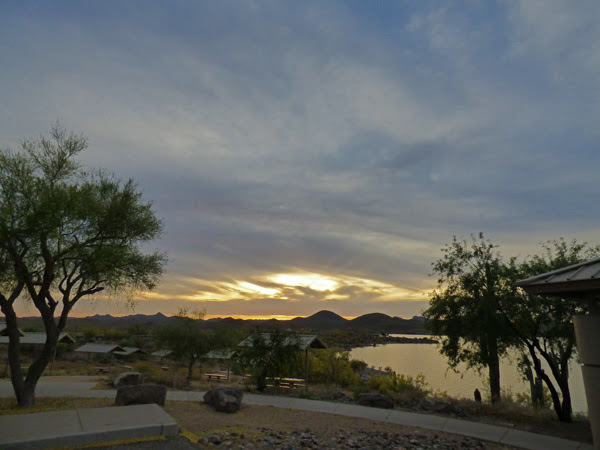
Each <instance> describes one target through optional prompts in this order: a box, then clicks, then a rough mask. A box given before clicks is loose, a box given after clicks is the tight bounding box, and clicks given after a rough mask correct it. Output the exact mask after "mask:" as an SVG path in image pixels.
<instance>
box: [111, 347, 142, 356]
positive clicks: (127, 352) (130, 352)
mask: <svg viewBox="0 0 600 450" xmlns="http://www.w3.org/2000/svg"><path fill="white" fill-rule="evenodd" d="M114 353H115V355H119V356H129V355H133V354H134V353H144V354H145V353H146V352H145V351H144V350H142V349H141V348H138V347H123V351H120V350H115V352H114Z"/></svg>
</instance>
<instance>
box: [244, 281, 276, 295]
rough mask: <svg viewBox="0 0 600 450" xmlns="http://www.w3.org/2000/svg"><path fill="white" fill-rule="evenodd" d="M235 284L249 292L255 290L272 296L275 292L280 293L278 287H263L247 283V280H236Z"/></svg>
mask: <svg viewBox="0 0 600 450" xmlns="http://www.w3.org/2000/svg"><path fill="white" fill-rule="evenodd" d="M237 284H238V286H239V287H240V288H241V289H246V290H247V291H248V292H250V293H254V292H256V293H258V294H262V295H268V296H273V295H277V294H279V293H281V291H280V290H279V289H272V288H265V287H262V286H259V285H258V284H254V283H248V282H247V281H241V282H240V281H238V283H237Z"/></svg>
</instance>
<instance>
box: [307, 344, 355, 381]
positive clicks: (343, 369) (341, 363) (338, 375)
mask: <svg viewBox="0 0 600 450" xmlns="http://www.w3.org/2000/svg"><path fill="white" fill-rule="evenodd" d="M365 365H366V364H365ZM309 367H310V380H311V381H312V382H317V383H326V384H331V383H334V384H337V385H339V386H342V387H348V386H352V385H354V384H358V383H360V377H359V376H358V375H357V374H356V372H355V371H354V369H353V368H352V364H351V362H350V361H349V353H348V352H339V351H337V350H336V349H323V350H318V351H315V352H312V353H310V354H309Z"/></svg>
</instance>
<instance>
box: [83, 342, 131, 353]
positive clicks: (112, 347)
mask: <svg viewBox="0 0 600 450" xmlns="http://www.w3.org/2000/svg"><path fill="white" fill-rule="evenodd" d="M75 351H76V352H85V353H111V352H115V351H117V352H123V351H125V350H124V349H123V347H120V346H118V345H116V344H92V343H87V344H84V345H82V346H81V347H79V348H78V349H76V350H75Z"/></svg>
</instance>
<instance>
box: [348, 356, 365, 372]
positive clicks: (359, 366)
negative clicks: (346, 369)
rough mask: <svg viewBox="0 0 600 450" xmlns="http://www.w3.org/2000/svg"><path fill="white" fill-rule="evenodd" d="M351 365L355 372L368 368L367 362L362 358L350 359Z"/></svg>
mask: <svg viewBox="0 0 600 450" xmlns="http://www.w3.org/2000/svg"><path fill="white" fill-rule="evenodd" d="M350 367H352V370H354V371H355V372H361V371H363V370H365V369H366V368H367V363H366V362H364V361H362V360H360V359H352V360H350Z"/></svg>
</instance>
